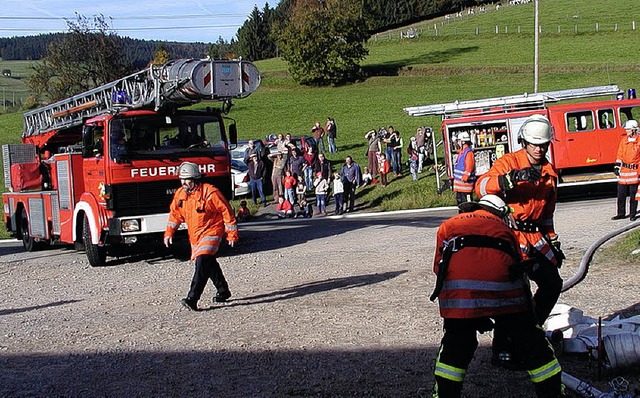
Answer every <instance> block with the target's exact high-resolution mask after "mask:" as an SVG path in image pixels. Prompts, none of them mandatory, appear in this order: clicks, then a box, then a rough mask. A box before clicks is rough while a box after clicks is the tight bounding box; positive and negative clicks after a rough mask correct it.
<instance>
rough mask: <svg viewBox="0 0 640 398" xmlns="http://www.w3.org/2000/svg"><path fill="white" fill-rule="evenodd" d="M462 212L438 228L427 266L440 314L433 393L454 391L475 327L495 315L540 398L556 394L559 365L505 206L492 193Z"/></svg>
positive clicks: (443, 396)
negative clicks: (541, 321)
mask: <svg viewBox="0 0 640 398" xmlns="http://www.w3.org/2000/svg"><path fill="white" fill-rule="evenodd" d="M459 208H460V210H461V212H462V213H461V214H458V215H456V216H454V217H452V218H450V219H449V220H447V221H445V222H443V223H442V224H441V225H440V227H439V228H438V232H437V242H436V246H437V249H436V253H435V258H434V272H435V273H436V274H437V281H436V288H435V290H434V293H433V295H432V296H431V300H432V301H433V300H435V298H436V297H437V298H438V304H439V307H440V315H441V316H442V318H444V336H443V338H442V342H441V344H440V350H439V353H438V357H437V358H436V363H435V386H434V389H433V397H434V398H448V397H460V396H461V392H462V382H463V380H464V377H465V374H466V371H467V368H468V366H469V363H470V362H471V360H472V359H473V354H474V352H475V350H476V348H477V347H478V339H477V332H480V333H484V332H486V331H490V330H491V329H492V327H493V322H492V320H493V321H495V325H496V327H500V328H501V329H502V330H503V331H504V332H505V333H506V335H507V336H508V337H509V338H510V339H512V341H513V342H514V349H515V350H516V352H517V353H518V354H519V355H520V357H521V358H522V361H523V364H524V367H525V369H526V370H527V371H528V373H529V376H530V378H531V381H532V382H533V383H534V386H535V390H536V393H537V395H538V396H539V397H559V396H561V391H562V386H561V380H560V378H561V368H560V364H559V363H558V360H557V359H556V358H555V356H554V353H553V350H552V348H551V347H550V345H549V344H548V342H547V340H546V337H545V333H544V331H543V330H542V329H541V328H540V327H539V326H538V325H537V321H536V317H535V314H534V313H533V310H532V308H531V305H530V299H529V296H530V292H529V287H528V283H527V282H526V280H525V276H524V275H523V274H522V273H521V272H518V270H519V265H521V263H520V252H519V249H518V246H519V245H518V238H517V237H516V235H515V234H514V232H513V231H512V229H511V228H510V227H509V225H508V224H507V222H506V220H508V218H509V217H510V216H509V212H510V209H509V207H508V206H507V205H506V204H505V203H504V201H503V200H502V199H501V198H499V197H498V196H495V195H486V196H484V197H483V198H482V199H480V201H478V202H477V203H475V202H467V203H463V204H461V205H460V206H459Z"/></svg>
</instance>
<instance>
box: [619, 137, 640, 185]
mask: <svg viewBox="0 0 640 398" xmlns="http://www.w3.org/2000/svg"><path fill="white" fill-rule="evenodd" d="M616 163H618V164H621V167H620V175H619V176H618V184H622V185H634V184H637V183H638V167H639V166H640V143H639V142H638V140H637V138H636V141H629V139H628V138H627V137H624V138H622V139H621V140H620V144H619V145H618V153H617V155H616Z"/></svg>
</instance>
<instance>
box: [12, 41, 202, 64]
mask: <svg viewBox="0 0 640 398" xmlns="http://www.w3.org/2000/svg"><path fill="white" fill-rule="evenodd" d="M66 34H68V33H55V34H42V35H38V36H20V37H12V38H0V57H1V58H2V59H4V60H6V61H10V60H39V59H42V58H44V57H45V56H47V49H48V47H49V43H51V42H53V41H55V40H60V39H61V38H62V37H63V36H64V35H66ZM121 39H122V48H123V57H124V58H125V59H126V60H128V61H129V62H130V63H131V64H132V65H133V66H134V67H135V68H137V69H141V68H144V67H145V66H146V65H147V64H149V61H150V60H151V59H152V57H153V53H154V51H155V50H156V49H157V48H158V47H159V46H161V45H162V46H164V48H165V49H166V50H167V51H168V52H169V54H171V58H204V57H206V56H207V55H208V54H209V49H210V47H211V45H210V44H205V43H173V42H164V41H152V40H139V39H132V38H129V37H122V38H121Z"/></svg>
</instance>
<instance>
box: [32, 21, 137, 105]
mask: <svg viewBox="0 0 640 398" xmlns="http://www.w3.org/2000/svg"><path fill="white" fill-rule="evenodd" d="M76 18H77V20H76V21H67V25H68V28H69V33H68V34H66V35H63V36H62V37H61V39H60V40H57V41H54V42H52V43H51V44H50V45H49V50H48V55H47V57H46V58H45V59H44V60H43V62H42V63H40V64H37V65H36V66H34V72H33V73H32V74H31V76H30V77H29V78H28V79H27V85H28V86H29V87H30V88H31V89H32V90H33V91H34V92H35V93H36V94H37V95H46V96H47V97H48V98H49V99H50V100H52V101H55V100H60V99H63V98H67V97H70V96H72V95H74V94H79V93H81V92H83V91H87V90H89V89H92V88H95V87H97V86H100V85H102V84H105V83H108V82H110V81H113V80H116V79H119V78H121V77H123V76H126V75H127V74H128V73H130V72H131V67H130V66H129V65H130V64H129V62H128V61H127V60H126V59H124V56H123V55H122V54H123V50H122V44H121V39H120V37H118V36H117V35H116V34H115V33H112V32H111V31H110V28H109V25H108V23H107V22H106V20H105V18H104V16H102V15H97V16H94V17H92V18H87V17H84V16H82V15H80V14H76Z"/></svg>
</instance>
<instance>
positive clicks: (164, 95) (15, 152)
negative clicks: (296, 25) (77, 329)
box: [2, 59, 261, 266]
mask: <svg viewBox="0 0 640 398" xmlns="http://www.w3.org/2000/svg"><path fill="white" fill-rule="evenodd" d="M260 81H261V77H260V74H259V72H258V70H257V68H256V67H255V66H254V65H253V64H251V63H250V62H246V61H241V60H199V59H182V60H175V61H170V62H168V63H167V64H165V65H163V66H151V67H149V68H148V69H145V70H143V71H140V72H138V73H135V74H132V75H130V76H126V77H124V78H122V79H119V80H116V81H114V82H111V83H108V84H105V85H103V86H100V87H98V88H95V89H93V90H90V91H87V92H85V93H82V94H79V95H75V96H73V97H71V98H67V99H64V100H62V101H59V102H56V103H54V104H51V105H48V106H45V107H43V108H39V109H36V110H33V111H30V112H27V113H25V114H24V130H23V132H22V144H9V145H3V146H2V155H3V165H4V180H5V186H6V188H7V189H8V191H9V192H7V193H5V194H4V195H3V197H2V201H3V210H4V221H5V223H6V225H7V229H8V231H9V232H10V233H11V235H12V236H15V237H16V238H18V239H21V240H22V243H23V245H24V248H25V249H26V250H28V251H32V250H36V249H37V248H39V247H41V246H44V245H48V244H54V243H62V244H73V245H74V246H75V248H76V249H78V250H85V251H86V254H87V257H88V259H89V263H90V264H91V265H92V266H102V265H104V264H105V263H106V259H107V255H112V253H114V252H118V253H119V252H122V250H118V249H123V248H127V247H128V246H130V245H133V244H140V243H142V242H144V241H146V240H148V239H159V240H161V234H162V232H163V231H164V229H165V226H166V221H167V216H168V209H169V204H170V202H171V199H172V197H173V193H174V192H175V191H176V189H177V188H178V187H179V186H180V182H179V180H178V179H177V178H176V174H177V172H176V171H177V168H178V166H179V165H180V164H181V163H182V162H183V161H190V162H194V163H196V164H198V165H199V167H200V170H201V172H202V173H203V175H204V177H203V180H204V181H205V182H209V183H212V184H214V185H216V186H217V187H218V188H219V189H221V190H222V191H223V192H224V193H225V194H226V195H227V197H230V196H231V192H232V182H231V168H230V162H231V160H230V151H229V149H230V148H229V145H230V144H229V142H232V143H235V142H236V140H237V129H236V125H235V121H232V122H231V123H230V124H229V126H227V127H226V128H225V119H228V118H225V117H224V114H226V113H227V112H228V110H229V108H230V107H231V100H232V99H233V98H243V97H246V96H248V95H250V94H251V93H253V92H254V91H255V90H256V89H257V88H258V86H259V85H260ZM202 100H210V101H218V102H219V103H220V104H221V105H222V106H220V108H211V107H209V108H206V110H185V109H180V108H182V107H184V106H186V105H191V104H195V103H198V102H200V101H202ZM229 120H230V119H229Z"/></svg>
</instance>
